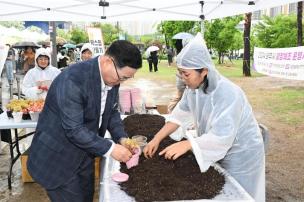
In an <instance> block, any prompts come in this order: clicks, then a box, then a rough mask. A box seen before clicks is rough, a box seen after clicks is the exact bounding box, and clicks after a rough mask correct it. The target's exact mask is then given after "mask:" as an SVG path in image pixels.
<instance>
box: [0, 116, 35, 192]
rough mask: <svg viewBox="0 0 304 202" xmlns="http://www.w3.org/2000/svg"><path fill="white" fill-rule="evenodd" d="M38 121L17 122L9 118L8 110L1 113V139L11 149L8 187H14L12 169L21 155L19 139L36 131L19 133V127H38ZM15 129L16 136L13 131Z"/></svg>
mask: <svg viewBox="0 0 304 202" xmlns="http://www.w3.org/2000/svg"><path fill="white" fill-rule="evenodd" d="M36 125H37V121H32V120H22V121H21V122H15V121H14V119H12V118H9V117H8V116H7V113H6V112H3V113H2V114H0V133H1V141H4V142H7V143H8V145H9V151H10V165H9V170H8V174H7V175H8V188H9V189H11V188H12V169H13V166H14V164H15V162H16V161H17V160H18V158H19V157H20V156H21V152H20V148H19V141H20V140H22V139H24V138H26V137H28V136H30V135H33V134H34V133H35V132H31V133H28V134H24V135H19V133H18V129H23V128H36ZM12 131H14V136H13V134H12V133H13V132H12Z"/></svg>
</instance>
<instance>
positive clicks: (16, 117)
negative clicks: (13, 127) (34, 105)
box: [13, 112, 23, 123]
mask: <svg viewBox="0 0 304 202" xmlns="http://www.w3.org/2000/svg"><path fill="white" fill-rule="evenodd" d="M22 116H23V112H13V117H14V122H16V123H20V122H21V121H22Z"/></svg>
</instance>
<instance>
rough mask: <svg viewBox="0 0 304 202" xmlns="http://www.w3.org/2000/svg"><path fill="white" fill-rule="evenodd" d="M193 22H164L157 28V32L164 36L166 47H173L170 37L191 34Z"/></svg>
mask: <svg viewBox="0 0 304 202" xmlns="http://www.w3.org/2000/svg"><path fill="white" fill-rule="evenodd" d="M195 23H196V22H194V21H164V22H161V23H160V24H159V25H158V26H157V30H158V31H159V32H160V33H162V34H163V35H165V41H166V45H171V46H172V45H173V44H174V42H173V39H172V37H173V36H174V35H175V34H177V33H179V32H190V33H192V32H193V27H194V24H195Z"/></svg>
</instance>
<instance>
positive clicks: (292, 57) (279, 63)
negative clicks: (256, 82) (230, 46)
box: [253, 46, 304, 80]
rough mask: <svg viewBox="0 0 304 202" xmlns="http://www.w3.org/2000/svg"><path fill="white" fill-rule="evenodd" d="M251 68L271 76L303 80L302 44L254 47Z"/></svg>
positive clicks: (303, 49)
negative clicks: (283, 46) (290, 46)
mask: <svg viewBox="0 0 304 202" xmlns="http://www.w3.org/2000/svg"><path fill="white" fill-rule="evenodd" d="M253 60H254V62H253V68H254V69H255V70H256V71H257V72H259V73H261V74H266V75H268V76H272V77H279V78H285V79H292V80H304V46H300V47H293V48H256V47H255V48H254V55H253Z"/></svg>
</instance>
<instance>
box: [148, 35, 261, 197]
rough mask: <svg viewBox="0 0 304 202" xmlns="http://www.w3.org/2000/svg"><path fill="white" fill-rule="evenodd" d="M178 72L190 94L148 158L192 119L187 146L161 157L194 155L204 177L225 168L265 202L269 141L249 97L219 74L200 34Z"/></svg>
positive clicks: (186, 50)
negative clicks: (215, 166) (214, 168)
mask: <svg viewBox="0 0 304 202" xmlns="http://www.w3.org/2000/svg"><path fill="white" fill-rule="evenodd" d="M177 66H178V71H179V72H180V74H181V76H182V79H183V80H184V82H185V83H186V85H187V88H186V90H185V92H184V94H183V97H182V99H181V101H180V102H179V103H178V104H177V106H176V107H175V108H174V110H173V111H172V114H171V116H170V117H169V118H168V120H167V123H166V124H165V126H164V127H163V128H162V129H161V130H160V131H159V132H158V133H157V134H156V135H155V137H154V138H153V139H152V140H151V141H150V142H149V143H148V144H147V146H146V147H145V149H144V155H145V156H146V157H147V158H151V157H152V156H153V155H154V153H155V152H156V150H157V149H158V146H159V143H160V142H161V141H162V140H163V139H164V138H165V137H167V136H168V135H170V134H173V133H174V132H175V131H176V130H177V129H178V128H179V127H180V126H181V128H185V127H187V126H184V123H187V120H188V119H189V114H191V115H192V116H193V119H194V123H195V126H196V130H195V131H194V130H193V131H186V130H183V131H184V135H185V137H186V138H187V140H184V141H179V142H177V143H175V144H172V145H170V146H168V147H167V148H165V149H164V150H163V151H161V152H160V153H159V155H164V157H165V158H166V159H172V160H175V159H177V158H178V157H180V156H181V155H183V154H184V153H186V152H187V151H189V150H192V151H193V153H194V155H195V158H196V160H197V163H198V165H199V167H200V170H201V171H202V172H205V171H206V170H207V169H208V168H209V167H210V166H211V165H212V164H213V163H215V162H219V163H220V165H221V166H222V167H223V168H225V169H226V170H227V171H228V172H229V173H230V174H231V175H232V176H233V177H234V178H235V179H236V180H237V181H238V182H239V183H240V184H241V185H242V186H243V187H244V189H245V190H246V191H247V192H248V193H249V194H250V195H251V196H252V197H253V198H254V199H255V201H257V202H263V201H265V154H264V145H263V139H262V135H261V133H260V129H259V127H258V123H257V121H256V119H255V117H254V115H253V112H252V108H251V106H250V104H249V103H248V101H247V98H246V96H245V94H244V92H243V91H242V90H241V89H240V88H239V87H238V86H236V85H235V84H233V83H232V82H231V81H229V80H228V79H226V78H224V77H223V76H221V75H220V74H219V73H218V71H217V70H216V69H215V67H214V65H213V62H212V60H211V57H210V55H209V52H208V49H207V47H206V45H205V43H204V40H203V38H202V36H201V35H200V34H198V35H197V36H196V37H195V38H194V39H193V40H192V41H191V42H190V43H189V44H188V45H187V46H186V47H185V48H183V50H182V51H181V52H180V54H179V55H178V56H177Z"/></svg>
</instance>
